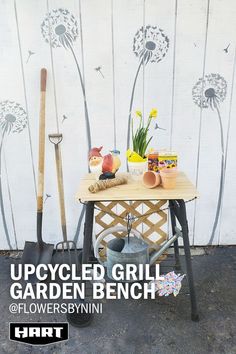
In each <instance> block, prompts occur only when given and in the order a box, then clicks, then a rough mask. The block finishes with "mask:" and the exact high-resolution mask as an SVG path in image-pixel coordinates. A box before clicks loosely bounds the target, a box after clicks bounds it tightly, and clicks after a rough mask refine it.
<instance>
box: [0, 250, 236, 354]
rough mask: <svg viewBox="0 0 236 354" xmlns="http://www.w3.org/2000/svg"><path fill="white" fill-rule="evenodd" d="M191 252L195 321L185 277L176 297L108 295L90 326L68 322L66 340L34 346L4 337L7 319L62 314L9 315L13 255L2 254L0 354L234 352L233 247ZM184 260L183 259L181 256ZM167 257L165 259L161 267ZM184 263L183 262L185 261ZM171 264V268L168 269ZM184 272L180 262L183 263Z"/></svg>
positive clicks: (50, 317) (235, 274) (45, 318)
mask: <svg viewBox="0 0 236 354" xmlns="http://www.w3.org/2000/svg"><path fill="white" fill-rule="evenodd" d="M200 254H201V255H196V256H193V270H194V276H195V285H196V291H197V299H198V306H199V315H200V321H199V322H192V321H191V320H190V304H189V295H188V288H187V284H186V281H185V283H184V284H183V287H182V289H181V292H180V294H179V295H178V296H177V297H176V298H174V297H173V296H169V297H167V298H161V297H158V298H157V299H156V300H136V301H134V300H116V301H114V300H113V301H112V300H107V301H106V302H105V303H104V305H103V313H102V314H100V315H96V316H95V318H94V320H93V322H92V324H91V325H90V327H87V328H81V329H78V328H74V327H72V326H70V333H69V337H70V338H69V340H68V341H67V342H63V343H61V344H56V345H49V346H44V347H33V346H29V345H24V344H20V343H16V342H11V341H9V339H8V323H9V322H12V321H13V322H17V321H18V322H23V321H25V322H33V321H36V322H37V321H39V322H40V321H44V322H45V321H46V322H47V321H49V322H58V321H65V320H66V319H65V315H26V314H25V315H12V314H10V313H9V310H8V307H9V304H10V303H11V302H13V301H12V300H11V299H10V295H9V286H10V284H11V280H10V276H9V264H10V263H12V262H19V259H18V258H17V257H15V255H14V254H12V253H11V254H5V255H4V254H2V255H1V256H0V269H1V271H0V294H1V297H0V299H1V301H0V314H1V322H0V338H1V341H0V354H4V353H19V354H28V353H37V354H38V353H55V354H59V353H67V354H69V353H76V354H86V353H88V354H93V353H94V354H96V353H102V354H103V353H104V354H113V353H114V354H118V353H124V354H126V353H127V354H132V353H137V354H138V353H140V354H141V353H145V354H149V353H150V354H151V353H152V354H154V353H160V354H168V353H171V354H172V353H181V354H195V353H199V354H205V353H214V354H217V353H219V354H224V353H225V354H233V353H234V354H235V353H236V247H225V248H223V247H222V248H210V249H208V250H207V252H200ZM182 261H184V259H183V257H182ZM168 262H170V261H166V262H165V263H163V268H162V270H163V272H164V269H165V270H166V269H167V268H165V267H164V266H165V265H166V264H168V265H171V264H170V263H168ZM183 263H184V262H183ZM170 269H171V268H170ZM183 272H184V267H183Z"/></svg>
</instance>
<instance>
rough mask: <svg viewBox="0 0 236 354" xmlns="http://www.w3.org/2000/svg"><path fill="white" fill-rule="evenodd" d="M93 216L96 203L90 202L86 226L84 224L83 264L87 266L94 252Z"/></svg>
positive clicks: (87, 207) (86, 215) (87, 208)
mask: <svg viewBox="0 0 236 354" xmlns="http://www.w3.org/2000/svg"><path fill="white" fill-rule="evenodd" d="M93 216H94V202H88V203H87V205H86V214H85V224H84V244H83V256H82V263H83V264H86V263H88V261H89V256H90V255H91V251H92V238H93Z"/></svg>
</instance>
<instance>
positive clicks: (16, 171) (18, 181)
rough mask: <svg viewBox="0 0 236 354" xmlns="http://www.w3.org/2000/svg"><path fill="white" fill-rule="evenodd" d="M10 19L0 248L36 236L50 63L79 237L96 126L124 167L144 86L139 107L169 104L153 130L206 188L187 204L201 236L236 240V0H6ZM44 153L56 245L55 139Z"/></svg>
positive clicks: (0, 91) (49, 235) (74, 233)
mask: <svg viewBox="0 0 236 354" xmlns="http://www.w3.org/2000/svg"><path fill="white" fill-rule="evenodd" d="M0 26H1V27H0V48H1V49H0V50H1V55H0V64H1V65H0V101H1V103H0V128H1V147H0V162H1V163H0V169H1V171H0V173H1V180H0V181H1V191H0V192H1V193H0V197H1V198H0V204H1V205H0V207H1V213H0V230H1V233H0V236H1V238H0V249H9V248H10V247H12V248H13V249H16V248H18V249H22V248H23V246H24V241H25V240H35V239H36V231H35V229H36V216H35V214H36V211H35V209H36V177H37V171H36V169H37V142H38V116H39V72H40V68H41V67H46V68H47V70H48V85H47V102H46V103H47V109H46V117H47V133H54V132H57V131H58V130H59V131H60V132H62V133H63V136H64V140H63V145H62V155H63V168H64V181H65V197H66V211H67V222H68V234H69V235H70V238H74V237H75V239H76V240H77V239H78V237H79V244H81V242H80V239H81V236H82V230H80V232H79V230H78V229H77V228H78V222H79V221H80V222H81V218H80V215H81V210H82V209H81V206H80V205H78V204H76V202H75V192H76V188H77V186H78V183H79V179H80V177H81V176H82V175H83V174H84V173H85V172H86V171H87V150H88V144H89V139H88V138H89V134H88V132H89V131H88V126H90V130H91V142H92V145H93V146H100V145H103V146H104V150H109V149H111V148H114V147H116V148H118V149H119V150H120V151H121V156H122V162H123V169H125V150H126V144H127V124H128V117H129V107H130V101H131V96H132V89H133V88H134V94H133V105H132V112H134V111H135V110H136V109H140V110H142V111H144V112H145V114H147V113H148V111H149V110H150V109H151V108H153V107H157V108H158V110H159V116H158V121H157V123H158V125H159V126H160V127H162V128H164V129H165V130H161V129H153V135H154V138H153V145H154V146H155V147H157V148H173V149H174V150H176V151H177V152H178V154H179V167H180V169H181V170H184V171H186V173H187V174H188V176H189V177H190V178H191V179H192V181H193V182H194V183H196V184H197V186H198V189H199V191H200V193H201V198H200V199H199V201H197V202H196V203H195V202H192V203H191V204H188V207H187V208H188V215H189V224H190V238H191V243H192V244H195V245H206V244H208V243H209V241H210V240H211V241H212V243H213V244H235V243H236V242H235V230H234V226H233V225H234V221H235V217H236V203H235V196H236V157H235V156H236V155H235V154H236V140H235V131H236V118H235V117H236V90H235V85H236V82H235V53H236V51H235V48H236V47H235V46H236V36H235V33H236V1H234V0H168V1H166V0H99V1H98V0H48V1H46V0H15V1H14V0H0ZM142 27H143V28H144V29H145V30H144V31H143V28H142ZM160 29H162V30H163V32H162V31H160ZM163 54H165V56H164V55H163ZM140 63H141V65H140ZM139 65H140V67H139ZM137 70H139V71H137ZM137 72H138V75H137V80H136V85H134V80H135V76H136V74H137ZM80 74H81V78H80ZM212 74H217V75H212ZM203 77H204V78H205V81H202V80H200V81H199V79H200V78H203ZM226 85H227V88H226ZM134 86H135V87H134ZM194 86H195V88H194ZM83 88H84V89H85V98H86V102H87V108H88V114H87V115H86V114H85V108H84V96H83ZM193 88H194V89H193ZM16 103H19V105H20V106H19V105H16ZM86 119H87V126H86ZM88 123H89V124H88ZM221 123H222V124H221ZM46 154H47V158H46V181H45V192H46V195H45V203H44V207H45V208H44V210H45V214H44V227H43V228H44V232H43V234H44V239H45V240H46V241H50V242H52V243H56V242H57V241H59V239H61V230H60V222H59V209H58V197H57V188H56V170H55V161H54V150H53V146H52V144H50V143H49V142H48V141H47V145H46ZM218 199H220V202H218ZM217 210H218V215H216V212H217ZM82 225H83V222H82Z"/></svg>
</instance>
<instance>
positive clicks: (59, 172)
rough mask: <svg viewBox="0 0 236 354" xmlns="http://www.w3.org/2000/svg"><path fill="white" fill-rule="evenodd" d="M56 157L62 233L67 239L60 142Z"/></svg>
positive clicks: (56, 148) (64, 238) (57, 145)
mask: <svg viewBox="0 0 236 354" xmlns="http://www.w3.org/2000/svg"><path fill="white" fill-rule="evenodd" d="M55 158H56V166H57V186H58V192H59V202H60V214H61V228H62V235H63V240H64V241H67V229H66V213H65V197H64V187H63V186H64V184H63V172H62V159H61V150H60V146H59V144H55Z"/></svg>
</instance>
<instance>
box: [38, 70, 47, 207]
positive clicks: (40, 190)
mask: <svg viewBox="0 0 236 354" xmlns="http://www.w3.org/2000/svg"><path fill="white" fill-rule="evenodd" d="M46 79H47V70H46V69H41V93H40V114H39V157H38V191H37V211H38V212H40V213H42V211H43V192H44V160H45V98H46Z"/></svg>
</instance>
